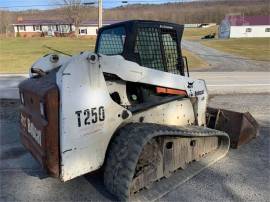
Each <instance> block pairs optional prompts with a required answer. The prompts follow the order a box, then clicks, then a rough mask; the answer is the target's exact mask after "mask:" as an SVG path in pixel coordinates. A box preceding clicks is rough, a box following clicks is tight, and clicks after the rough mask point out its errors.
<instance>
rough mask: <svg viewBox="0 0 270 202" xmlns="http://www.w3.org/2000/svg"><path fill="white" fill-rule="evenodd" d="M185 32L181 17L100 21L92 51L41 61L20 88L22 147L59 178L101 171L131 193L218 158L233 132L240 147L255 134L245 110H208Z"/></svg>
mask: <svg viewBox="0 0 270 202" xmlns="http://www.w3.org/2000/svg"><path fill="white" fill-rule="evenodd" d="M182 33H183V26H182V25H176V24H172V23H165V22H155V21H139V20H134V21H126V22H121V23H117V24H113V25H109V26H105V27H103V28H101V29H100V30H99V32H98V37H97V42H96V48H95V52H88V51H85V52H81V53H80V54H78V55H74V56H66V55H63V54H48V55H45V56H44V57H42V58H40V59H39V60H37V61H36V62H35V63H34V64H33V65H32V67H31V68H30V78H29V79H27V80H25V81H23V82H22V83H21V84H20V86H19V90H20V98H21V103H22V107H21V115H20V124H21V131H20V133H21V139H22V143H23V144H24V146H25V147H26V148H27V149H28V150H29V151H30V152H31V153H32V155H33V156H34V157H35V158H36V159H37V160H38V161H39V162H40V163H41V164H42V166H43V167H44V168H45V169H46V170H47V171H48V173H49V174H50V175H51V176H54V177H58V178H60V179H61V180H62V181H67V180H70V179H73V178H75V177H77V176H81V175H83V174H86V173H89V172H92V171H95V170H97V169H100V168H101V169H103V172H104V184H105V186H106V188H107V189H108V191H109V192H111V193H112V194H114V195H115V196H117V197H118V199H119V200H128V199H129V197H130V196H132V195H134V194H135V196H136V193H138V192H140V191H141V190H144V189H146V188H149V187H150V186H151V185H153V184H155V183H160V181H162V180H163V179H165V178H169V177H170V175H174V173H175V171H177V172H182V171H184V170H188V169H189V168H190V166H191V165H192V164H193V163H194V162H201V161H203V162H207V163H206V164H202V166H204V167H205V166H207V165H209V164H211V163H213V162H214V161H216V160H218V159H220V158H222V157H223V156H225V155H226V153H227V152H228V149H229V146H230V139H231V140H233V144H234V146H235V147H237V146H238V145H239V142H240V143H244V142H247V141H248V140H250V139H251V138H253V137H255V136H256V134H257V128H258V127H257V123H256V121H255V120H254V119H253V117H252V116H251V115H250V114H240V113H236V112H231V111H228V110H221V109H208V110H207V101H208V92H207V88H206V83H205V81H203V80H196V79H192V78H190V77H189V73H188V67H187V62H185V61H186V60H185V58H184V57H183V56H182V53H181V43H180V41H181V37H182ZM236 115H237V118H235V117H236ZM216 129H218V130H216ZM224 131H225V132H224ZM226 132H227V133H226ZM239 139H241V141H239ZM190 172H192V171H190Z"/></svg>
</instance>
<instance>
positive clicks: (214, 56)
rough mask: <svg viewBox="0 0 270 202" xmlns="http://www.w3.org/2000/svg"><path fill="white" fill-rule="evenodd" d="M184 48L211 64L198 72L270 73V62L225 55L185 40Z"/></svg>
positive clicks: (183, 42)
mask: <svg viewBox="0 0 270 202" xmlns="http://www.w3.org/2000/svg"><path fill="white" fill-rule="evenodd" d="M182 47H183V48H185V49H187V50H189V51H191V52H193V53H194V54H196V55H198V56H200V57H201V58H202V59H204V60H205V61H206V62H207V63H208V64H209V67H208V68H202V69H200V70H199V69H198V71H214V72H217V71H221V72H232V71H246V72H252V71H255V72H258V71H263V72H269V71H270V65H269V62H266V61H256V60H250V59H247V58H244V57H239V56H235V55H232V54H229V53H224V52H221V51H218V50H216V49H214V48H210V47H207V46H204V45H203V44H201V43H199V42H196V41H187V40H183V41H182ZM258 51H260V50H258Z"/></svg>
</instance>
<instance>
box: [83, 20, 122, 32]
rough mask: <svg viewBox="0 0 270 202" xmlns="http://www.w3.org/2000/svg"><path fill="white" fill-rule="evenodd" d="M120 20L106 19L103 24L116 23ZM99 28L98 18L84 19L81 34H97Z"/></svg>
mask: <svg viewBox="0 0 270 202" xmlns="http://www.w3.org/2000/svg"><path fill="white" fill-rule="evenodd" d="M117 22H120V21H117V20H104V21H103V26H105V25H110V24H114V23H117ZM97 30H98V22H97V20H86V21H82V22H81V23H80V26H79V35H80V36H96V35H97Z"/></svg>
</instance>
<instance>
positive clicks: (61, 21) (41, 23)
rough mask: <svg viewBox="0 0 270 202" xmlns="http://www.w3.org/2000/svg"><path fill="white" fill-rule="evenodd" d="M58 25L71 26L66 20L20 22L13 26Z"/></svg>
mask: <svg viewBox="0 0 270 202" xmlns="http://www.w3.org/2000/svg"><path fill="white" fill-rule="evenodd" d="M58 24H71V23H69V22H68V21H66V20H21V21H18V22H16V23H14V24H13V25H58Z"/></svg>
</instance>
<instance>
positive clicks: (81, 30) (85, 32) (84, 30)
mask: <svg viewBox="0 0 270 202" xmlns="http://www.w3.org/2000/svg"><path fill="white" fill-rule="evenodd" d="M79 33H80V34H87V29H80V30H79Z"/></svg>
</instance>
